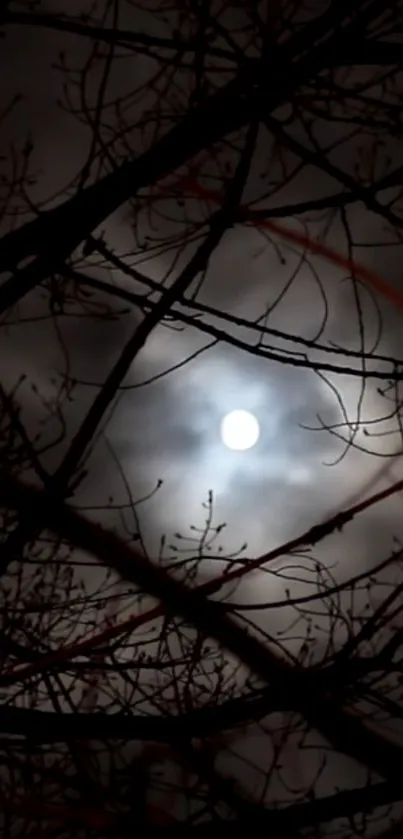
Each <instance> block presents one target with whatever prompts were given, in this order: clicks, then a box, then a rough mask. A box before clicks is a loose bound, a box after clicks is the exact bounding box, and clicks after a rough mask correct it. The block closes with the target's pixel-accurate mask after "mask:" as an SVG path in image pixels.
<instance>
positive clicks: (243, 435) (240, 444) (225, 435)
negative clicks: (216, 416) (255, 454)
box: [221, 411, 259, 451]
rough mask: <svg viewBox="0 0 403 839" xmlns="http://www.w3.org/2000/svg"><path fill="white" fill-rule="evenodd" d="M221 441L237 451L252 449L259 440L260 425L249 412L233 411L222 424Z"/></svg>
mask: <svg viewBox="0 0 403 839" xmlns="http://www.w3.org/2000/svg"><path fill="white" fill-rule="evenodd" d="M221 439H222V441H223V443H224V445H225V446H227V448H229V449H234V450H235V451H246V449H251V448H252V446H254V445H255V443H257V441H258V439H259V423H258V421H257V419H256V417H254V416H253V414H250V413H249V411H231V413H230V414H227V415H226V416H225V417H224V419H223V420H222V423H221Z"/></svg>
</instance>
